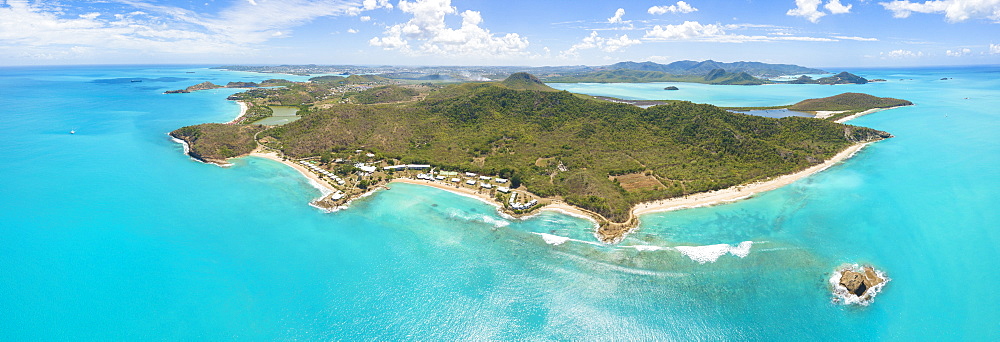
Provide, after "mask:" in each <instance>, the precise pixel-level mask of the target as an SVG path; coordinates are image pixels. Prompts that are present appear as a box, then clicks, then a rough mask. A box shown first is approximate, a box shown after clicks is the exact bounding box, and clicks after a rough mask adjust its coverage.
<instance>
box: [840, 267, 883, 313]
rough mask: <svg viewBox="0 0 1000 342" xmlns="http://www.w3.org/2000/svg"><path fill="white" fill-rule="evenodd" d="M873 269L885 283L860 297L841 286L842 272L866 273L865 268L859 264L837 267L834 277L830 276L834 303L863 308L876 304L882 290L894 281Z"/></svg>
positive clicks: (873, 287)
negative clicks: (856, 305) (855, 305)
mask: <svg viewBox="0 0 1000 342" xmlns="http://www.w3.org/2000/svg"><path fill="white" fill-rule="evenodd" d="M872 269H873V270H875V275H877V276H878V277H879V278H882V279H884V281H883V282H881V283H879V284H878V285H875V286H872V287H871V288H870V289H868V290H867V291H866V292H865V293H864V296H863V297H859V296H858V295H856V294H854V293H851V291H848V290H847V288H846V287H844V286H842V285H840V278H841V276H842V272H843V271H846V270H851V271H854V272H861V273H864V271H865V270H864V266H861V265H858V264H844V265H841V266H840V267H837V269H836V270H834V271H833V275H832V276H830V286H832V287H833V302H834V303H841V304H844V305H852V304H858V305H862V306H868V305H870V304H871V303H872V302H874V301H875V296H877V295H878V294H879V293H880V292H882V288H883V287H885V284H888V283H889V281H890V280H892V279H890V278H889V277H887V276H886V275H885V272H882V271H879V270H877V269H875V268H874V267H872Z"/></svg>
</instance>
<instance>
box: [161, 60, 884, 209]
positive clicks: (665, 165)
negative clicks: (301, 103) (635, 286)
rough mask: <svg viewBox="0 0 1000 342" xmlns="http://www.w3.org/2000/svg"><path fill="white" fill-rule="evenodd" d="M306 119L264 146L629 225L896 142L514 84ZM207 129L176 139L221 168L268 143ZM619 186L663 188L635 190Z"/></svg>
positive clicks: (862, 132)
mask: <svg viewBox="0 0 1000 342" xmlns="http://www.w3.org/2000/svg"><path fill="white" fill-rule="evenodd" d="M527 79H528V80H530V78H527ZM524 81H525V77H521V76H519V77H518V80H517V81H514V82H515V83H517V84H520V83H523V82H524ZM300 114H301V115H302V119H301V120H298V121H295V122H292V123H289V124H287V125H284V126H280V127H275V128H269V129H267V130H265V131H263V132H261V133H260V134H259V137H261V138H265V137H266V140H267V141H269V143H268V146H270V147H272V148H276V149H279V150H281V151H282V152H284V153H285V154H286V155H288V156H291V157H308V156H318V155H322V154H324V153H330V152H336V151H353V150H354V149H361V148H363V149H366V150H370V151H375V152H376V153H378V154H380V155H383V156H386V157H389V158H395V159H399V160H400V161H402V162H404V163H428V164H432V165H435V166H436V167H441V168H444V169H451V170H464V171H472V172H481V173H485V174H510V175H513V177H516V178H517V179H519V180H520V181H521V182H522V184H523V185H524V186H525V187H527V189H528V190H529V191H531V192H533V193H535V194H538V195H540V196H556V195H558V196H562V197H563V198H564V199H565V200H566V201H567V202H569V203H571V204H574V205H577V206H580V207H582V208H585V209H589V210H592V211H594V212H596V213H599V214H601V215H604V217H607V218H609V219H611V220H618V221H623V220H625V219H627V218H628V217H629V216H628V215H629V209H630V208H631V206H632V205H634V204H636V203H639V202H644V201H650V200H655V199H663V198H669V197H676V196H683V195H685V194H691V193H697V192H703V191H709V190H715V189H722V188H726V187H729V186H733V185H738V184H744V183H748V182H752V181H757V180H762V179H766V178H769V177H774V176H778V175H782V174H788V173H792V172H795V171H798V170H801V169H804V168H807V167H809V166H811V165H814V164H816V163H819V162H822V161H823V160H825V159H827V158H829V157H831V156H833V155H834V154H836V153H837V152H839V151H841V150H843V149H844V148H846V147H847V146H849V145H851V144H854V143H856V142H860V141H869V140H877V139H882V138H886V137H889V134H888V133H885V132H881V131H876V130H873V129H870V128H862V127H856V126H849V125H842V124H837V123H833V122H829V121H823V120H815V119H810V118H801V117H786V118H781V119H773V118H765V117H758V116H752V115H740V114H733V113H730V112H727V111H725V110H723V109H720V108H718V107H715V106H711V105H704V104H694V103H690V102H676V103H673V104H669V105H659V106H654V107H650V108H647V109H643V108H639V107H636V106H632V105H627V104H619V103H610V102H604V101H595V100H588V99H583V98H580V97H577V96H576V95H574V94H571V93H568V92H550V91H524V90H513V89H509V88H507V87H506V86H503V85H502V83H501V84H500V85H498V84H495V83H467V84H459V85H453V86H449V87H446V88H444V89H441V90H440V91H437V92H435V93H433V95H432V96H428V97H427V99H425V100H423V101H420V102H409V103H400V104H382V105H353V104H340V105H332V106H329V107H327V108H323V109H319V108H315V107H314V108H313V109H311V110H308V111H303V112H300ZM205 127H206V125H198V126H193V127H185V128H182V129H179V130H177V131H175V132H173V133H172V135H175V136H178V137H184V136H192V134H191V132H197V135H196V136H195V138H196V139H194V140H189V142H190V143H191V144H192V146H197V150H198V151H199V153H200V155H201V156H202V157H203V158H213V159H220V158H226V157H229V156H232V154H233V153H236V152H238V151H237V150H235V149H234V148H233V147H231V146H244V145H243V144H244V142H245V141H247V139H249V138H248V137H251V136H252V135H253V134H254V133H256V132H255V131H254V130H251V129H248V130H244V131H238V130H237V131H234V130H232V129H224V130H221V129H220V130H216V129H215V127H212V128H213V129H205ZM208 136H211V137H208ZM185 140H187V139H185ZM201 145H208V146H201ZM223 147H226V148H223ZM239 151H243V150H242V149H240V150H239ZM540 160H546V161H551V162H545V163H541V162H539V161H540ZM616 175H637V177H647V178H648V179H650V180H651V181H650V182H648V184H649V186H645V187H640V188H635V187H629V189H628V190H626V189H625V188H623V187H622V186H621V185H619V184H618V182H617V181H615V180H613V179H612V178H611V176H616Z"/></svg>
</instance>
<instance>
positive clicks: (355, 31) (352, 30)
mask: <svg viewBox="0 0 1000 342" xmlns="http://www.w3.org/2000/svg"><path fill="white" fill-rule="evenodd" d="M347 33H358V30H355V29H347Z"/></svg>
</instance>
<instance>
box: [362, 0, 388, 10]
mask: <svg viewBox="0 0 1000 342" xmlns="http://www.w3.org/2000/svg"><path fill="white" fill-rule="evenodd" d="M378 8H388V9H392V4H390V3H389V0H364V1H362V2H361V10H363V11H370V10H373V9H378Z"/></svg>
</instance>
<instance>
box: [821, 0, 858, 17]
mask: <svg viewBox="0 0 1000 342" xmlns="http://www.w3.org/2000/svg"><path fill="white" fill-rule="evenodd" d="M851 7H854V5H847V6H844V5H843V4H841V3H840V0H830V2H827V3H826V5H824V6H823V8H826V10H827V11H830V13H831V14H845V13H851Z"/></svg>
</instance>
